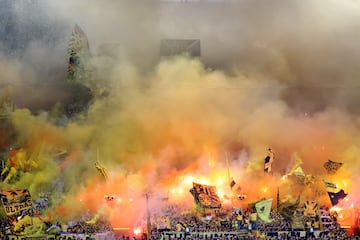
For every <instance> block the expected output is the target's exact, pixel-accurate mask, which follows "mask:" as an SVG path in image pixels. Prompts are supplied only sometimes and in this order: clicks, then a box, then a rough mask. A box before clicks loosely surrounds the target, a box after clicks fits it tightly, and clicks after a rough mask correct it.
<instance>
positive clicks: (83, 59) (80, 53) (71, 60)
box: [68, 24, 90, 81]
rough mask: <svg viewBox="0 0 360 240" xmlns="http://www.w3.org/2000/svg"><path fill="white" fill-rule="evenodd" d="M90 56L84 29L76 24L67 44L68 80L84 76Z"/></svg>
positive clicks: (79, 78) (77, 79) (76, 79)
mask: <svg viewBox="0 0 360 240" xmlns="http://www.w3.org/2000/svg"><path fill="white" fill-rule="evenodd" d="M89 58H90V48H89V42H88V38H87V36H86V34H85V33H84V31H83V30H82V29H81V28H80V27H79V26H78V25H77V24H76V25H75V26H74V29H73V31H72V33H71V37H70V40H69V44H68V80H69V81H79V80H81V79H83V78H85V74H86V70H87V67H88V66H87V64H88V62H89Z"/></svg>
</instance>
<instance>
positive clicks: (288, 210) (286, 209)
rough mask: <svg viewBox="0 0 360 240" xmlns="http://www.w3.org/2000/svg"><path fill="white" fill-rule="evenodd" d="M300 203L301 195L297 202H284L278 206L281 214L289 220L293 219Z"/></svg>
mask: <svg viewBox="0 0 360 240" xmlns="http://www.w3.org/2000/svg"><path fill="white" fill-rule="evenodd" d="M299 203H300V196H299V197H298V198H297V199H296V201H295V202H282V203H281V204H280V206H279V208H278V212H279V213H280V215H281V216H282V217H283V218H285V219H286V220H288V221H292V219H293V216H294V212H295V210H296V209H297V208H298V206H299Z"/></svg>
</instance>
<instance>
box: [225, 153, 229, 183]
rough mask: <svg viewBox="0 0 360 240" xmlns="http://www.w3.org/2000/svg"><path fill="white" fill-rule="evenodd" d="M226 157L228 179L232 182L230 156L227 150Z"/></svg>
mask: <svg viewBox="0 0 360 240" xmlns="http://www.w3.org/2000/svg"><path fill="white" fill-rule="evenodd" d="M225 159H226V167H227V174H228V181H229V182H230V167H229V158H228V154H227V152H225Z"/></svg>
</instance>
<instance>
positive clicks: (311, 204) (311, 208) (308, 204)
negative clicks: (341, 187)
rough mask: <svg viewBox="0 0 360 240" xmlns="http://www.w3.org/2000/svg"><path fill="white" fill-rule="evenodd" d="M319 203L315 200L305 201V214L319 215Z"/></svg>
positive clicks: (310, 215)
mask: <svg viewBox="0 0 360 240" xmlns="http://www.w3.org/2000/svg"><path fill="white" fill-rule="evenodd" d="M317 209H318V204H317V203H316V202H315V201H305V203H304V215H305V216H309V217H315V216H316V215H317Z"/></svg>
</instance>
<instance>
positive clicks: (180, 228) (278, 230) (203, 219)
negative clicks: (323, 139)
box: [0, 205, 351, 240]
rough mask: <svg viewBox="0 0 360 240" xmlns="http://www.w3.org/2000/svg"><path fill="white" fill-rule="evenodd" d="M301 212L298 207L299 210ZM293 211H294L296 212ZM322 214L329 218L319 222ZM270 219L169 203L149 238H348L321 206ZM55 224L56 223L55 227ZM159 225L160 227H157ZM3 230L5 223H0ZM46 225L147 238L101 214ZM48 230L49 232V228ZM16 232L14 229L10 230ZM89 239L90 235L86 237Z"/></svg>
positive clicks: (153, 220)
mask: <svg viewBox="0 0 360 240" xmlns="http://www.w3.org/2000/svg"><path fill="white" fill-rule="evenodd" d="M298 213H300V214H301V210H300V211H299V212H298ZM295 215H296V214H294V216H295ZM160 218H161V219H163V220H164V219H165V222H166V224H162V225H161V224H159V223H158V221H159V219H160ZM322 218H325V219H328V220H329V221H327V222H326V224H322V221H321V220H322ZM270 219H271V222H269V223H265V222H264V221H262V220H261V219H260V218H259V217H258V216H257V214H256V212H254V211H251V210H250V209H234V208H228V209H226V208H223V209H221V210H218V211H216V212H210V214H209V213H208V212H196V211H182V210H180V208H179V207H178V206H174V205H169V206H167V208H166V209H163V210H162V211H161V212H156V213H155V212H153V213H152V214H151V226H152V229H151V234H150V236H149V238H150V239H152V240H155V239H156V240H159V239H161V240H168V239H174V240H175V239H176V240H180V239H194V240H197V239H209V240H210V239H211V240H230V239H231V240H236V239H294V240H297V239H351V238H349V237H347V235H346V232H345V231H344V229H342V228H341V227H340V226H339V225H338V224H337V222H336V218H334V217H333V216H332V215H331V214H330V213H329V212H328V211H326V210H324V209H323V210H321V215H320V216H319V215H316V216H313V217H309V216H304V215H303V214H302V215H301V218H300V219H297V220H300V225H299V224H298V225H297V226H295V225H294V224H293V222H294V219H292V220H293V221H290V220H289V219H285V218H284V217H283V216H282V215H281V214H280V213H279V212H277V211H276V209H274V210H273V211H272V212H271V214H270ZM54 226H57V227H54ZM160 226H161V227H160ZM0 227H1V230H2V234H3V236H4V232H3V230H4V229H5V227H6V224H1V225H0ZM47 229H48V230H49V229H51V233H52V234H55V235H61V234H90V235H91V234H96V233H104V232H106V233H108V235H107V236H111V239H120V240H127V239H129V240H133V239H136V240H141V239H147V237H146V232H147V231H146V226H143V233H142V234H138V235H135V234H132V233H130V232H128V233H127V234H117V233H116V231H114V230H113V229H112V227H111V225H110V223H109V222H108V221H107V220H106V217H105V216H103V217H101V218H99V219H98V220H97V221H96V223H91V224H90V223H88V222H87V221H85V220H79V221H73V222H71V223H68V224H67V225H65V227H64V225H60V224H57V223H55V224H50V223H48V225H47ZM48 233H50V232H48ZM13 234H16V233H13ZM88 239H89V238H88Z"/></svg>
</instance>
